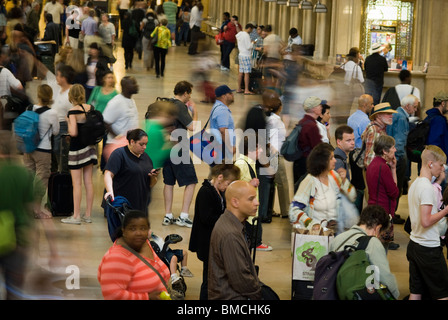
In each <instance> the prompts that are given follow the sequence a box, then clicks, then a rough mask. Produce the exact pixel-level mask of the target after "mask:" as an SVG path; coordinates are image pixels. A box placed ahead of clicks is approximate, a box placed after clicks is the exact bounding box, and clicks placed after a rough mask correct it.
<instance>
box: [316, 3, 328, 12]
mask: <svg viewBox="0 0 448 320" xmlns="http://www.w3.org/2000/svg"><path fill="white" fill-rule="evenodd" d="M313 12H316V13H327V6H325V5H324V4H322V3H320V1H319V0H317V2H316V4H315V5H314V8H313Z"/></svg>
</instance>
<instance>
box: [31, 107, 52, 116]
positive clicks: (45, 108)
mask: <svg viewBox="0 0 448 320" xmlns="http://www.w3.org/2000/svg"><path fill="white" fill-rule="evenodd" d="M32 108H33V107H31V109H32ZM48 110H50V108H49V107H47V106H43V107H40V108H38V109H36V110H35V111H34V112H36V113H37V114H42V113H44V112H45V111H48Z"/></svg>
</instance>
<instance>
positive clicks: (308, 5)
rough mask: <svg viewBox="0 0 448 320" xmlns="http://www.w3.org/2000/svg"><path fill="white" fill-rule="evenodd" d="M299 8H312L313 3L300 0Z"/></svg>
mask: <svg viewBox="0 0 448 320" xmlns="http://www.w3.org/2000/svg"><path fill="white" fill-rule="evenodd" d="M299 9H302V10H312V9H313V4H312V3H311V2H310V1H306V0H302V1H300V3H299Z"/></svg>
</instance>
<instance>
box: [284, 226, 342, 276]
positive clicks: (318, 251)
mask: <svg viewBox="0 0 448 320" xmlns="http://www.w3.org/2000/svg"><path fill="white" fill-rule="evenodd" d="M333 239H334V235H333V232H332V231H325V232H324V231H321V232H320V233H319V234H311V233H309V231H308V230H305V229H294V231H293V232H292V248H293V251H292V257H293V259H292V270H293V274H292V279H293V280H302V281H314V273H315V271H316V264H317V262H318V261H319V259H320V258H322V257H323V256H325V255H326V254H328V252H329V246H330V243H331V241H332V240H333Z"/></svg>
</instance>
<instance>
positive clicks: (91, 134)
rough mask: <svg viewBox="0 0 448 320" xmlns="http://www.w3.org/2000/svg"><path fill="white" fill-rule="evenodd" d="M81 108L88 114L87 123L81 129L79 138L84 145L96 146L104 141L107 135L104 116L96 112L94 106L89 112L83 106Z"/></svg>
mask: <svg viewBox="0 0 448 320" xmlns="http://www.w3.org/2000/svg"><path fill="white" fill-rule="evenodd" d="M81 108H82V109H83V110H84V113H85V114H86V122H85V123H84V124H83V125H82V126H81V127H80V128H79V131H80V132H79V137H80V139H81V142H82V143H83V144H85V145H87V146H90V145H95V144H97V143H98V142H100V141H101V140H103V137H104V135H105V134H106V125H105V124H104V120H103V115H102V114H101V112H99V111H98V110H95V107H94V106H92V107H91V108H90V110H89V111H87V112H86V110H85V109H84V107H83V106H82V105H81Z"/></svg>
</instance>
